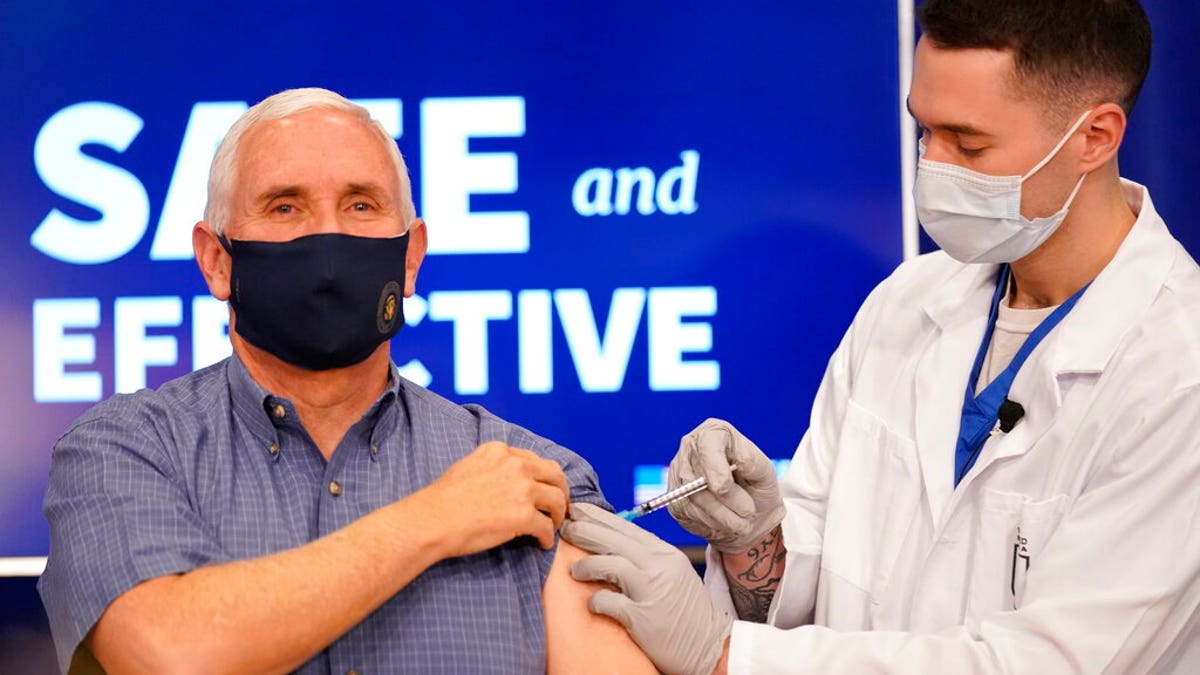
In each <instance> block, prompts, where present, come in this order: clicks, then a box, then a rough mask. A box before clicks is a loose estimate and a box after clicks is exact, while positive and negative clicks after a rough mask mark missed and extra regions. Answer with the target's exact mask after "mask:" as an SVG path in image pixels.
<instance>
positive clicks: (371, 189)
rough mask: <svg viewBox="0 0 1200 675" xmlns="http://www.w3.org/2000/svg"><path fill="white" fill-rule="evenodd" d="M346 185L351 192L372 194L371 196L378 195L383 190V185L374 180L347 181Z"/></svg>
mask: <svg viewBox="0 0 1200 675" xmlns="http://www.w3.org/2000/svg"><path fill="white" fill-rule="evenodd" d="M346 187H347V188H348V189H349V191H350V192H351V193H357V194H366V195H372V196H375V195H380V194H383V193H384V192H385V190H384V187H383V186H382V185H380V184H379V183H374V182H368V183H347V184H346Z"/></svg>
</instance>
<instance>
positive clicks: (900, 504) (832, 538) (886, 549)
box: [822, 400, 921, 626]
mask: <svg viewBox="0 0 1200 675" xmlns="http://www.w3.org/2000/svg"><path fill="white" fill-rule="evenodd" d="M830 489H831V493H832V494H837V495H840V497H839V499H838V500H836V501H835V502H831V503H830V510H829V513H828V514H827V517H826V524H825V542H824V547H823V551H822V566H823V567H825V568H826V569H827V570H828V571H829V572H832V573H834V574H836V575H837V576H838V577H839V578H840V579H842V580H844V581H845V582H849V584H852V585H853V586H856V587H857V588H858V589H859V590H860V591H861V592H862V596H861V601H862V602H861V604H860V605H859V606H858V607H857V608H856V609H852V608H850V607H849V606H848V604H855V603H843V604H842V606H841V609H842V610H843V611H846V612H848V613H849V614H851V615H854V616H842V617H841V618H842V619H843V620H845V622H846V623H848V624H849V625H858V626H865V625H867V624H869V622H870V621H871V619H870V618H869V617H870V616H871V615H872V614H873V611H872V609H871V605H872V604H877V603H878V602H879V601H880V598H881V596H882V595H883V593H884V591H885V590H886V587H887V583H888V579H889V577H890V574H891V572H892V568H893V566H894V564H895V561H896V557H897V555H898V554H899V552H900V548H901V546H902V545H903V543H904V540H905V537H906V536H907V535H908V532H909V529H910V526H911V523H912V519H913V517H914V515H915V513H916V510H917V506H918V504H919V501H920V494H921V492H920V491H921V481H920V471H919V468H918V464H917V459H916V445H915V444H914V443H913V441H912V440H911V439H909V438H906V437H904V436H902V435H900V434H898V433H896V432H895V431H893V430H891V429H890V428H888V426H887V424H886V423H885V422H884V421H883V420H882V419H880V418H879V417H877V416H876V415H874V414H873V413H871V412H870V411H868V410H867V409H866V408H864V407H862V406H861V405H859V404H858V403H856V402H855V401H853V400H851V401H849V402H848V405H847V409H846V417H845V420H844V422H843V425H842V429H841V434H840V437H839V439H838V454H837V465H836V467H835V469H834V473H833V479H832V485H831V488H830ZM843 597H845V596H844V595H843ZM830 609H832V608H830ZM830 618H833V617H830Z"/></svg>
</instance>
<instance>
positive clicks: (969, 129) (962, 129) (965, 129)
mask: <svg viewBox="0 0 1200 675" xmlns="http://www.w3.org/2000/svg"><path fill="white" fill-rule="evenodd" d="M904 107H905V108H908V114H909V115H912V118H913V119H914V120H917V121H918V122H919V121H920V120H919V119H918V118H917V116H916V115H915V114H914V113H913V109H912V103H911V102H910V101H909V100H908V99H907V98H905V99H904ZM927 128H929V129H934V130H937V131H949V132H950V133H952V134H959V135H961V136H991V134H989V133H988V132H986V131H983V130H981V129H976V128H975V127H973V126H971V125H969V124H931V125H927Z"/></svg>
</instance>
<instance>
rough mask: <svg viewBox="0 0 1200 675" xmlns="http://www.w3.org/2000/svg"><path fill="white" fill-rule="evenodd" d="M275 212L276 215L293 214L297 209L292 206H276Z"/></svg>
mask: <svg viewBox="0 0 1200 675" xmlns="http://www.w3.org/2000/svg"><path fill="white" fill-rule="evenodd" d="M274 210H275V213H292V212H293V211H295V210H296V207H295V206H292V205H291V204H278V205H276V206H275V209H274Z"/></svg>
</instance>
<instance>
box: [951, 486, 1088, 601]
mask: <svg viewBox="0 0 1200 675" xmlns="http://www.w3.org/2000/svg"><path fill="white" fill-rule="evenodd" d="M1066 505H1067V496H1066V495H1055V496H1053V497H1050V498H1048V499H1034V498H1033V497H1030V496H1029V495H1025V494H1020V493H1016V492H1002V491H999V490H992V489H988V488H984V489H983V492H982V494H981V496H980V501H979V509H978V512H977V518H978V523H977V526H976V527H975V530H974V537H973V542H972V543H973V546H972V552H971V568H970V569H971V578H970V579H968V580H967V587H968V588H970V589H971V591H970V594H969V601H968V605H967V616H968V617H971V618H975V619H978V618H981V617H983V616H984V615H986V614H988V613H990V612H997V611H1005V610H1013V609H1017V608H1019V607H1020V606H1021V602H1022V598H1023V597H1024V595H1025V579H1026V576H1027V575H1028V574H1029V571H1030V570H1031V569H1033V568H1034V567H1035V566H1036V565H1037V562H1038V556H1039V554H1040V553H1041V551H1042V548H1043V547H1045V545H1046V541H1047V539H1049V538H1050V536H1051V535H1052V534H1053V533H1054V530H1055V528H1057V527H1058V524H1059V522H1060V521H1061V520H1062V517H1063V513H1064V512H1065V511H1066Z"/></svg>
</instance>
